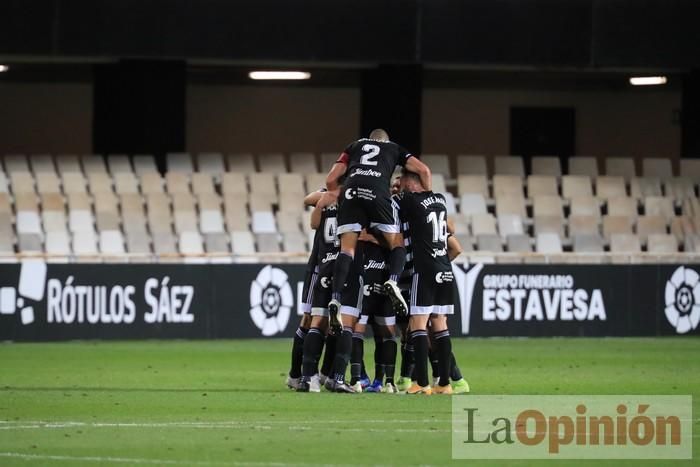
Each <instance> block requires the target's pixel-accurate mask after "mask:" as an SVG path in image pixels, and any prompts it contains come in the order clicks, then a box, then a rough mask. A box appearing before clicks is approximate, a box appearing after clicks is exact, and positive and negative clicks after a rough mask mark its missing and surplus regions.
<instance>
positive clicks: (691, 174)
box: [680, 159, 700, 183]
mask: <svg viewBox="0 0 700 467" xmlns="http://www.w3.org/2000/svg"><path fill="white" fill-rule="evenodd" d="M680 166H681V171H680V176H681V177H687V178H689V179H690V180H692V181H693V183H700V159H681V162H680Z"/></svg>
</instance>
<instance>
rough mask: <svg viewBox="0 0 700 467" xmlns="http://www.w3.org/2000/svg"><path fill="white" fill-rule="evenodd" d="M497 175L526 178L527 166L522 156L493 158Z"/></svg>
mask: <svg viewBox="0 0 700 467" xmlns="http://www.w3.org/2000/svg"><path fill="white" fill-rule="evenodd" d="M493 162H494V169H493V173H494V176H495V175H517V176H518V177H524V176H525V164H524V163H523V158H522V157H520V156H495V157H494V158H493Z"/></svg>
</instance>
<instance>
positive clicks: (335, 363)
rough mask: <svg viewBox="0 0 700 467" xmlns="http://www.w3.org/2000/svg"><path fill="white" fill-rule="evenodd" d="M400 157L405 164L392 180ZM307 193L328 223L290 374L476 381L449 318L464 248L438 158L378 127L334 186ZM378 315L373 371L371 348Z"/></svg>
mask: <svg viewBox="0 0 700 467" xmlns="http://www.w3.org/2000/svg"><path fill="white" fill-rule="evenodd" d="M397 166H399V167H401V175H400V176H399V177H396V179H395V180H393V183H392V180H391V177H392V175H393V173H394V171H395V169H396V167H397ZM304 202H305V203H306V204H307V205H312V206H314V209H313V212H312V214H311V227H312V228H313V229H315V231H316V234H315V236H314V245H313V248H312V252H311V256H310V257H309V262H308V267H307V272H306V279H305V282H304V290H303V300H302V302H303V307H304V309H303V311H304V315H303V317H302V319H301V323H300V324H299V328H298V329H297V331H296V335H295V337H294V342H293V345H292V364H291V369H290V371H289V377H288V378H287V385H288V386H289V387H290V388H292V389H296V390H297V391H300V392H320V391H321V387H325V389H327V390H328V391H332V392H340V393H358V392H384V393H399V392H402V393H407V394H426V395H429V394H433V393H435V394H457V393H467V392H469V384H468V383H467V381H466V380H465V379H464V378H463V377H462V375H461V373H460V370H459V368H458V366H457V362H456V360H455V358H454V355H453V354H452V344H451V341H450V334H449V331H448V328H447V315H449V314H452V313H453V312H454V294H455V283H454V277H453V274H452V266H451V261H452V260H453V259H454V258H456V257H457V256H458V255H459V254H460V253H461V247H460V245H459V242H458V241H457V239H456V238H455V237H454V236H452V233H453V227H452V224H451V223H450V222H449V220H448V218H447V207H446V200H445V197H444V196H443V195H442V194H440V193H433V192H432V191H431V173H430V169H429V168H428V166H426V165H425V164H424V163H422V162H421V161H420V160H419V159H418V158H417V157H414V156H413V155H412V154H410V153H409V152H408V151H406V150H405V149H404V148H402V147H401V146H399V145H397V144H396V143H394V142H392V141H390V140H389V135H388V134H387V133H386V132H385V131H384V130H381V129H378V130H374V131H372V132H371V133H370V135H369V138H362V139H360V140H357V141H355V142H353V143H351V144H350V145H349V146H347V147H346V148H345V150H344V151H343V153H342V154H341V155H340V157H339V158H338V160H337V162H336V163H335V164H334V165H333V167H332V168H331V170H330V172H329V173H328V177H327V179H326V187H325V188H324V189H321V190H319V191H318V192H314V193H310V194H309V195H307V196H306V198H305V200H304ZM368 326H370V327H371V328H372V334H373V336H374V341H375V351H374V368H375V372H374V377H373V378H372V380H370V378H369V376H368V375H367V373H366V371H365V366H364V355H363V354H364V334H365V331H366V329H367V327H368ZM397 335H399V336H400V339H401V367H400V374H399V377H398V378H396V374H395V373H396V370H395V367H396V359H397V354H398V345H397V342H396V336H397ZM324 345H325V353H324V352H323V348H324ZM322 353H323V360H321V355H322ZM428 362H430V364H431V366H432V376H433V381H432V384H431V382H430V381H429V376H428ZM319 364H320V366H319ZM348 366H350V380H349V381H348V380H346V372H347V368H348Z"/></svg>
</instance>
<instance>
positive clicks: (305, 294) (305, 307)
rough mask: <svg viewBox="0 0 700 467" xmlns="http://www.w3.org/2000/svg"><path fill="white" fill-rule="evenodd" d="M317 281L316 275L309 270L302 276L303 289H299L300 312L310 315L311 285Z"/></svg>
mask: <svg viewBox="0 0 700 467" xmlns="http://www.w3.org/2000/svg"><path fill="white" fill-rule="evenodd" d="M317 279H318V274H317V273H316V272H315V271H314V270H313V269H310V270H308V271H306V274H305V275H304V287H302V289H301V311H302V313H311V302H312V299H313V296H314V294H313V284H314V283H315V282H316V280H317Z"/></svg>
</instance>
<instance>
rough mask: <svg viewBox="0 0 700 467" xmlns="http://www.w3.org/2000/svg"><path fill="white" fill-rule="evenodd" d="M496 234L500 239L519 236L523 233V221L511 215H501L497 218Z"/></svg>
mask: <svg viewBox="0 0 700 467" xmlns="http://www.w3.org/2000/svg"><path fill="white" fill-rule="evenodd" d="M497 220H498V232H499V233H500V234H501V238H502V239H504V240H505V239H506V238H507V237H508V236H509V235H521V234H523V233H524V229H523V220H522V218H521V217H520V216H517V215H512V214H502V215H499V216H498V218H497Z"/></svg>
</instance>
